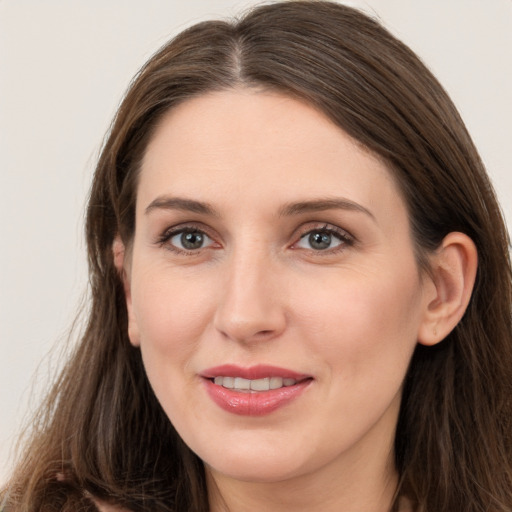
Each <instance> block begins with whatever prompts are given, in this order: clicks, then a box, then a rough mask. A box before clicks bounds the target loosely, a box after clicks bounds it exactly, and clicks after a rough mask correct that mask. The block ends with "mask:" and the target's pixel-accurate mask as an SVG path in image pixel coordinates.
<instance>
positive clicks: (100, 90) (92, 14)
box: [0, 0, 512, 481]
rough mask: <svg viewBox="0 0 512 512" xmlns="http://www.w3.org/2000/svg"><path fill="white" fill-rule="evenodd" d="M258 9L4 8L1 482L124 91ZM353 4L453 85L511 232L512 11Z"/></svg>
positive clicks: (14, 4)
mask: <svg viewBox="0 0 512 512" xmlns="http://www.w3.org/2000/svg"><path fill="white" fill-rule="evenodd" d="M254 3H257V2H254V1H235V0H144V1H142V0H139V1H136V0H117V1H114V0H110V1H108V0H87V1H86V0H81V1H79V0H77V1H73V2H71V1H66V0H60V1H59V0H45V1H44V2H40V1H39V0H32V1H30V0H0V410H1V412H0V481H2V480H3V479H5V478H6V476H7V474H8V471H9V467H10V462H9V461H8V454H9V452H10V451H11V447H12V446H13V442H14V440H15V438H16V435H17V434H19V432H20V425H21V423H22V420H23V418H24V416H26V415H27V414H28V413H29V412H30V411H33V410H34V407H35V406H36V405H37V404H38V403H39V401H40V397H41V394H42V393H43V392H44V390H46V389H47V387H48V375H49V374H52V373H54V372H55V365H56V364H58V358H57V356H58V354H59V349H58V348H57V349H56V348H55V347H56V346H57V347H58V346H62V344H63V343H64V341H65V339H66V332H67V330H68V328H69V326H70V324H71V322H72V320H73V318H74V316H75V312H76V310H77V307H78V304H79V299H80V297H81V296H83V292H84V291H85V289H86V281H87V277H86V268H85V257H84V253H85V248H84V243H83V239H82V221H83V210H84V206H85V200H86V195H87V190H88V186H89V182H90V178H91V174H92V170H93V167H94V162H95V160H96V157H97V155H98V151H99V148H100V145H101V141H102V137H103V134H104V133H105V131H106V130H107V127H108V124H109V121H110V119H111V117H112V115H113V113H114V111H115V109H116V106H117V105H118V103H119V101H120V99H121V96H122V94H123V91H124V90H125V88H126V86H127V84H128V82H129V80H130V79H131V77H132V76H133V75H134V73H135V72H136V71H137V70H138V68H139V67H140V66H141V65H142V64H143V63H144V62H145V60H146V59H147V58H148V57H149V56H150V55H151V54H152V53H153V52H154V51H155V50H156V49H157V48H158V47H159V46H160V45H161V44H163V43H164V42H165V41H166V40H167V39H168V38H169V36H171V35H173V34H175V33H177V32H178V31H180V30H181V29H183V28H184V27H186V26H188V25H190V24H191V23H193V22H197V21H200V20H203V19H207V18H212V17H228V16H231V15H233V14H235V13H237V12H239V11H240V10H241V9H243V8H245V7H247V6H249V5H252V4H254ZM347 3H349V4H350V5H355V6H359V7H362V8H364V9H366V10H368V11H369V12H371V13H373V14H375V15H378V16H379V17H380V18H381V19H382V21H383V22H384V24H385V25H386V26H387V27H388V28H389V29H391V30H392V32H394V33H395V34H397V35H398V36H399V37H401V38H402V39H403V40H404V41H405V42H406V43H408V44H409V45H410V46H411V47H412V48H413V49H414V50H415V51H416V52H417V53H418V54H419V55H420V56H421V57H422V58H423V59H424V61H426V62H427V64H428V65H429V66H430V67H431V69H432V70H433V71H434V73H435V74H436V75H437V76H438V78H439V79H440V80H441V82H442V83H443V84H444V85H445V87H446V88H447V90H448V92H449V93H450V94H451V95H452V97H453V99H454V101H455V103H456V104H457V106H458V107H459V109H460V111H461V113H462V115H463V118H464V119H465V121H466V123H467V125H468V127H469V130H470V132H471V133H472V135H473V138H474V140H475V142H476V144H477V147H478V148H479V149H480V152H481V155H482V157H483V159H484V161H485V163H486V165H487V167H488V170H489V173H490V175H491V177H492V179H493V181H494V184H495V186H496V189H497V191H498V195H499V197H500V199H501V203H502V206H503V209H504V211H505V214H506V217H507V219H508V224H509V226H510V225H512V151H511V145H512V138H511V135H512V130H511V129H510V123H511V122H512V94H511V92H510V91H511V90H512V0H414V1H412V0H367V1H352V2H347ZM59 344H60V345H59ZM51 350H52V353H53V354H54V356H53V358H52V359H48V358H47V357H46V354H47V353H48V352H49V351H51ZM49 361H53V363H51V364H50V363H49ZM41 362H42V363H41ZM37 368H39V371H38V378H37V379H35V378H34V372H35V371H36V369H37Z"/></svg>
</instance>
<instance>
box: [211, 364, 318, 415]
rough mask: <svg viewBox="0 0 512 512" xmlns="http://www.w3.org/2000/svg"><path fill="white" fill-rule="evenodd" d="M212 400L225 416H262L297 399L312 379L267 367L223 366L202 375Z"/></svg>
mask: <svg viewBox="0 0 512 512" xmlns="http://www.w3.org/2000/svg"><path fill="white" fill-rule="evenodd" d="M201 377H202V378H203V382H204V384H205V387H206V391H207V394H208V396H209V397H210V398H211V400H212V401H213V402H214V403H215V404H216V405H217V406H219V407H220V408H221V409H223V410H224V411H226V412H229V413H232V414H237V415H242V416H264V415H267V414H270V413H273V412H274V411H277V410H278V409H281V408H283V407H285V406H287V405H288V404H290V403H292V402H293V401H295V400H296V399H298V398H299V397H300V396H301V395H302V393H303V392H304V391H305V390H306V389H307V388H308V387H309V385H310V384H311V383H312V382H313V381H314V379H313V377H311V376H309V375H305V374H300V373H297V372H294V371H291V370H287V369H284V368H277V367H274V366H268V365H258V366H252V367H250V368H243V367H240V366H237V365H222V366H217V367H215V368H210V369H209V370H205V371H204V372H202V374H201Z"/></svg>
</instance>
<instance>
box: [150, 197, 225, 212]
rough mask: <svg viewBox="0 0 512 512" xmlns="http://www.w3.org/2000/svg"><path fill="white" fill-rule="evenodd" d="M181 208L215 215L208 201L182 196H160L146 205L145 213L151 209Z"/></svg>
mask: <svg viewBox="0 0 512 512" xmlns="http://www.w3.org/2000/svg"><path fill="white" fill-rule="evenodd" d="M156 209H163V210H182V211H185V212H192V213H200V214H203V215H210V216H214V217H217V216H218V214H217V212H216V211H215V209H214V208H213V207H212V206H211V205H210V204H208V203H203V202H201V201H195V200H194V199H185V198H182V197H169V196H160V197H157V198H156V199H155V200H154V201H151V203H150V204H149V205H148V206H147V208H146V210H145V213H146V214H148V213H150V212H151V211H153V210H156Z"/></svg>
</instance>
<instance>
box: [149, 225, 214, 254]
mask: <svg viewBox="0 0 512 512" xmlns="http://www.w3.org/2000/svg"><path fill="white" fill-rule="evenodd" d="M196 232H197V233H202V234H203V235H205V236H206V237H208V238H209V239H210V240H211V241H212V243H210V244H208V245H207V246H205V247H200V248H199V249H194V250H187V249H182V248H180V247H177V246H176V245H174V244H171V243H170V240H171V239H172V238H173V237H175V236H177V235H180V234H182V233H196ZM217 239H218V236H216V234H214V233H212V230H211V229H209V228H208V227H207V226H205V225H204V224H202V223H198V222H182V223H180V224H177V225H175V226H171V227H168V228H166V229H165V230H164V231H163V232H161V233H160V234H159V235H157V237H156V240H155V244H156V245H158V246H160V247H165V248H166V249H168V250H169V251H171V252H174V253H177V254H184V255H197V254H199V253H201V252H203V250H204V249H209V248H212V246H214V245H217V247H214V248H218V247H220V244H219V243H218V242H217V241H216V240H217Z"/></svg>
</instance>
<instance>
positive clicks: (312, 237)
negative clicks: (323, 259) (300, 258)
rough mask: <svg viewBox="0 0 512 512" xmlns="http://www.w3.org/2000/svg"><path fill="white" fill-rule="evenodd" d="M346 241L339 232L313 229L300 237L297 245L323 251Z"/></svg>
mask: <svg viewBox="0 0 512 512" xmlns="http://www.w3.org/2000/svg"><path fill="white" fill-rule="evenodd" d="M345 242H347V240H346V239H345V238H344V237H343V236H342V235H340V234H338V233H335V232H334V231H331V230H327V229H315V230H314V231H309V232H308V233H306V234H304V235H302V236H301V237H300V240H299V242H298V243H297V247H300V248H301V249H313V250H314V251H325V250H327V249H334V248H335V247H338V246H340V245H342V244H343V243H345Z"/></svg>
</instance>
